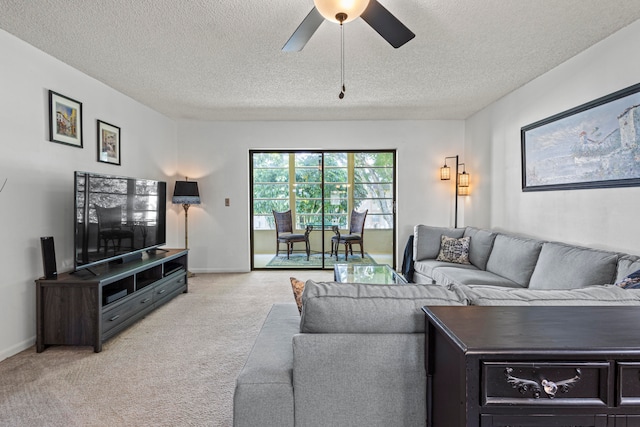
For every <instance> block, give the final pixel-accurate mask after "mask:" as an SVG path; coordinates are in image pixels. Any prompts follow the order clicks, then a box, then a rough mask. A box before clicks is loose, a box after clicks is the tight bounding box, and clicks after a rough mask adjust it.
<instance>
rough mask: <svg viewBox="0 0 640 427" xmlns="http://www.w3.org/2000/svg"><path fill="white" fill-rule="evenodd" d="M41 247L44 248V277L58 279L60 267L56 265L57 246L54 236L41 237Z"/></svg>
mask: <svg viewBox="0 0 640 427" xmlns="http://www.w3.org/2000/svg"><path fill="white" fill-rule="evenodd" d="M40 247H41V248H42V265H43V267H44V278H45V279H57V278H58V269H57V267H56V248H55V246H54V245H53V237H52V236H48V237H41V238H40Z"/></svg>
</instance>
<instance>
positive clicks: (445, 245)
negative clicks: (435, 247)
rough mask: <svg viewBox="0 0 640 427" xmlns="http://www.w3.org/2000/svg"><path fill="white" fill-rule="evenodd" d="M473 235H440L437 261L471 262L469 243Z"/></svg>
mask: <svg viewBox="0 0 640 427" xmlns="http://www.w3.org/2000/svg"><path fill="white" fill-rule="evenodd" d="M470 242H471V237H468V236H467V237H460V238H459V239H455V238H453V237H447V236H441V237H440V252H439V253H438V257H437V258H436V261H444V262H452V263H455V264H470V262H469V244H470Z"/></svg>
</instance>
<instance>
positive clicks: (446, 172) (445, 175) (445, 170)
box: [440, 165, 451, 181]
mask: <svg viewBox="0 0 640 427" xmlns="http://www.w3.org/2000/svg"><path fill="white" fill-rule="evenodd" d="M440 179H441V180H443V181H444V180H448V179H451V168H450V167H449V166H447V165H444V166H443V167H441V168H440Z"/></svg>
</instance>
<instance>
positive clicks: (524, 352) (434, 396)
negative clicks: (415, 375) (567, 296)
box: [423, 306, 640, 427]
mask: <svg viewBox="0 0 640 427" xmlns="http://www.w3.org/2000/svg"><path fill="white" fill-rule="evenodd" d="M423 311H424V312H425V314H426V334H427V336H426V340H425V343H426V344H425V345H426V358H425V363H426V369H427V425H428V426H432V427H456V426H459V427H463V426H481V427H494V426H502V427H506V426H511V427H517V426H527V427H534V426H558V427H560V426H582V427H588V426H593V427H640V308H639V307H632V306H624V307H620V306H617V307H612V306H609V307H604V306H602V307H573V306H572V307H531V306H524V307H474V306H468V307H445V306H437V307H436V306H429V307H424V308H423Z"/></svg>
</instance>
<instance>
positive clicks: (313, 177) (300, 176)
mask: <svg viewBox="0 0 640 427" xmlns="http://www.w3.org/2000/svg"><path fill="white" fill-rule="evenodd" d="M321 180H322V172H321V171H320V170H319V169H318V168H317V167H313V168H300V167H297V166H296V182H315V183H317V184H319V183H320V181H321Z"/></svg>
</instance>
